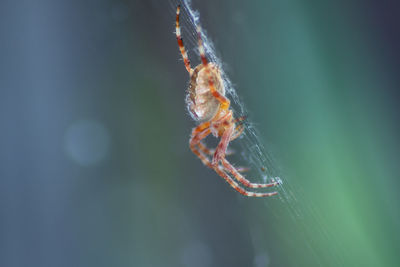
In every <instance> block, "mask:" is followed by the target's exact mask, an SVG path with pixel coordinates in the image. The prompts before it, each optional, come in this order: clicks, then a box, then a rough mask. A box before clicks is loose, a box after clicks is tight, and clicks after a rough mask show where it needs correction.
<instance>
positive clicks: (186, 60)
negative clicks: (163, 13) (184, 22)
mask: <svg viewBox="0 0 400 267" xmlns="http://www.w3.org/2000/svg"><path fill="white" fill-rule="evenodd" d="M180 12H181V6H180V5H178V7H177V9H176V26H175V28H176V29H175V33H176V40H177V41H178V46H179V50H180V51H181V54H182V58H183V63H185V67H186V70H187V71H188V72H189V74H192V72H193V69H192V68H191V67H190V61H189V58H188V56H187V53H186V49H185V46H184V45H183V40H182V37H181V27H180V25H179V13H180Z"/></svg>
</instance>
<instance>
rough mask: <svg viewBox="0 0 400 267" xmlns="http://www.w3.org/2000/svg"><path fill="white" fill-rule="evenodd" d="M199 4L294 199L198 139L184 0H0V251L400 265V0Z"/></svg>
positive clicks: (120, 258) (0, 261)
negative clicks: (268, 192)
mask: <svg viewBox="0 0 400 267" xmlns="http://www.w3.org/2000/svg"><path fill="white" fill-rule="evenodd" d="M193 5H194V7H195V8H196V9H198V10H199V11H200V14H201V22H202V25H203V27H204V29H206V30H207V33H208V36H209V37H210V38H211V39H212V40H213V41H214V45H215V47H216V50H217V52H218V53H219V55H220V56H221V58H222V60H223V62H224V63H225V64H226V67H227V68H226V70H227V72H228V75H229V76H230V77H231V79H232V81H233V82H234V83H235V84H236V88H237V91H238V94H239V95H240V96H241V97H242V98H243V100H244V104H245V105H246V106H247V108H248V110H249V111H250V119H251V120H252V121H254V122H256V123H257V125H258V128H259V130H260V132H261V133H262V135H261V136H260V139H261V140H262V141H263V142H265V143H268V144H270V145H269V146H268V150H270V151H272V152H273V153H274V154H275V155H276V158H277V162H279V165H280V166H281V167H282V169H283V173H284V174H285V177H286V178H285V185H286V186H287V188H290V190H289V193H290V195H291V200H290V201H287V200H285V199H284V198H282V197H274V198H269V199H248V198H244V197H242V196H240V195H239V194H237V193H236V192H235V191H233V190H232V189H231V188H230V187H229V186H228V185H227V184H226V183H225V182H224V181H223V180H222V179H221V178H220V177H218V176H217V175H216V174H215V173H214V172H212V171H211V170H208V169H206V168H205V167H204V166H203V165H202V164H201V162H200V161H199V160H198V159H197V158H196V157H195V156H194V155H192V153H191V152H190V150H189V148H188V139H189V134H190V131H191V128H192V127H194V125H195V123H194V122H193V121H191V119H190V117H189V116H188V114H187V112H186V107H185V103H184V95H185V89H186V86H187V82H188V75H187V73H186V71H185V69H184V66H183V63H182V61H181V60H180V55H179V51H178V48H177V44H176V39H175V36H174V21H175V15H174V12H175V6H176V1H173V0H171V1H161V0H159V1H154V0H153V1H133V0H132V1H128V0H127V1H112V0H96V1H94V0H84V1H82V0H80V1H77V0H72V1H61V0H51V1H50V0H40V1H22V0H17V1H12V0H3V1H1V4H0V33H1V40H0V55H1V57H0V58H1V60H0V89H1V103H0V118H1V121H0V122H1V131H0V145H1V152H0V157H1V163H0V164H1V165H0V216H1V217H0V266H5V267H11V266H96V267H100V266H195V267H196V266H205V267H207V266H255V267H261V266H400V259H399V251H400V245H399V242H400V240H399V239H400V233H399V232H400V230H399V229H400V228H399V226H400V209H399V194H398V191H399V189H400V186H399V183H400V182H399V179H398V178H399V173H400V168H399V148H400V146H399V141H398V139H399V136H400V135H399V132H400V129H399V117H398V112H399V92H398V90H399V85H400V75H399V70H400V64H399V62H400V52H399V47H400V30H399V26H400V25H399V15H400V9H399V4H398V3H397V2H396V1H388V0H383V1H372V0H367V1H359V0H347V1H345V0H338V1H294V0H285V1H281V0H268V1H261V0H257V1H252V2H251V4H250V3H248V2H245V1H239V0H235V1H228V0H224V1H195V0H194V1H193ZM187 34H188V32H187V31H184V33H183V37H184V38H185V36H186V37H188V35H187ZM189 34H190V32H189ZM187 39H188V42H187V44H188V45H189V46H190V45H192V50H191V51H190V52H191V53H190V56H191V57H192V56H195V53H193V49H195V47H193V44H192V43H193V42H191V41H190V37H188V38H187ZM192 41H193V40H192ZM193 61H194V62H196V60H193ZM238 142H240V141H238ZM289 193H288V194H289ZM285 194H286V193H285V192H283V191H281V192H280V195H281V196H284V195H285Z"/></svg>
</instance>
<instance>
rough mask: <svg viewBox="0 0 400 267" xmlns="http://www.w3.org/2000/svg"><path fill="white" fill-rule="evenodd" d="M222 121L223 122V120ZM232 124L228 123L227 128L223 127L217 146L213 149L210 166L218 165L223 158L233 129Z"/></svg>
mask: <svg viewBox="0 0 400 267" xmlns="http://www.w3.org/2000/svg"><path fill="white" fill-rule="evenodd" d="M223 123H224V122H223ZM234 127H235V126H234V124H233V125H232V124H230V125H229V126H228V127H227V128H225V131H224V133H223V134H222V137H221V141H220V142H219V144H218V146H217V148H216V149H215V152H214V156H213V159H212V162H211V164H212V166H213V167H214V168H216V167H218V164H219V163H220V162H221V161H222V160H223V159H225V155H226V150H227V148H228V145H229V142H230V141H231V137H232V134H233V132H234V130H235V128H234Z"/></svg>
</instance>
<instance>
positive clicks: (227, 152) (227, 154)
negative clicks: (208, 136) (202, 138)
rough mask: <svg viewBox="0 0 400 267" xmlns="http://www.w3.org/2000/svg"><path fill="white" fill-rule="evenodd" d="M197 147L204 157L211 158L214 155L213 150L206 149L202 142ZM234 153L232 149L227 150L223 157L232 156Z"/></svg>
mask: <svg viewBox="0 0 400 267" xmlns="http://www.w3.org/2000/svg"><path fill="white" fill-rule="evenodd" d="M197 146H198V147H199V149H200V150H201V151H202V152H203V153H205V154H206V155H209V156H212V155H214V152H215V150H214V149H210V148H208V147H207V146H206V145H205V144H203V142H199V143H198V144H197ZM234 153H235V151H233V150H232V149H229V148H228V149H227V150H226V153H225V155H226V156H230V155H233V154H234Z"/></svg>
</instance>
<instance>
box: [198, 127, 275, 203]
mask: <svg viewBox="0 0 400 267" xmlns="http://www.w3.org/2000/svg"><path fill="white" fill-rule="evenodd" d="M200 126H201V125H200ZM195 130H196V129H194V130H193V132H195ZM209 134H210V129H209V128H206V129H204V130H203V131H201V132H196V134H195V135H194V136H193V137H192V138H191V139H190V149H191V150H192V151H193V153H194V154H195V155H196V156H197V157H199V158H200V160H201V161H202V162H203V163H204V164H205V165H206V166H208V167H210V168H212V169H214V170H215V172H216V173H217V174H218V175H219V176H221V177H222V178H223V179H224V180H225V181H226V182H228V183H229V185H230V186H232V187H233V188H234V189H235V190H236V191H238V192H239V193H240V194H242V195H244V196H248V197H269V196H273V195H276V194H277V193H276V192H273V193H255V192H250V191H247V190H245V189H243V188H242V187H241V186H239V185H238V183H236V182H235V181H234V180H233V179H232V178H231V177H230V176H229V175H228V174H227V173H226V172H225V171H224V170H223V169H222V167H221V166H219V165H218V166H215V167H213V166H212V165H211V162H210V160H209V159H208V158H207V157H206V156H205V155H204V154H203V153H202V152H201V151H199V150H198V149H197V148H196V145H198V144H199V143H200V141H201V140H202V139H204V138H206V137H207V136H208V135H209Z"/></svg>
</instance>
